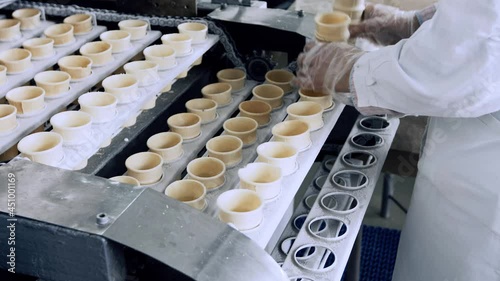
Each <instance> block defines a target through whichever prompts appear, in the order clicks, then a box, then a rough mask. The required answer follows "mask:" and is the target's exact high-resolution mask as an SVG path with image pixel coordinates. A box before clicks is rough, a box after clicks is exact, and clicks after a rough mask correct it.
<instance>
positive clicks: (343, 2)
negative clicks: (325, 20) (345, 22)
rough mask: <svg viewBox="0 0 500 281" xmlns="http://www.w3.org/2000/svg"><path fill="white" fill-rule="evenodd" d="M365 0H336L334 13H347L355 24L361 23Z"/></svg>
mask: <svg viewBox="0 0 500 281" xmlns="http://www.w3.org/2000/svg"><path fill="white" fill-rule="evenodd" d="M364 10H365V0H334V3H333V11H336V12H343V13H346V14H347V15H348V16H349V17H350V18H351V22H352V23H353V24H357V23H359V22H360V21H361V16H362V15H363V11H364Z"/></svg>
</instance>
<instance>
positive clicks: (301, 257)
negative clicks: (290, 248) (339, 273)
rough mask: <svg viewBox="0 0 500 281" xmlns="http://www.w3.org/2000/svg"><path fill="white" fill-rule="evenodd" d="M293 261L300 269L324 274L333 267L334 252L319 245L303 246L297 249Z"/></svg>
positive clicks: (334, 260)
mask: <svg viewBox="0 0 500 281" xmlns="http://www.w3.org/2000/svg"><path fill="white" fill-rule="evenodd" d="M293 257H294V260H295V262H296V263H297V265H299V266H300V267H302V268H304V269H306V270H310V271H313V272H318V273H320V272H326V271H329V270H331V269H332V268H333V267H334V266H335V262H336V257H335V254H334V252H333V251H332V250H331V249H329V248H327V247H325V246H320V245H305V246H302V247H300V248H298V249H297V251H295V254H294V256H293Z"/></svg>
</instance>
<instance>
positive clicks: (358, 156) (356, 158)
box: [342, 151, 377, 169]
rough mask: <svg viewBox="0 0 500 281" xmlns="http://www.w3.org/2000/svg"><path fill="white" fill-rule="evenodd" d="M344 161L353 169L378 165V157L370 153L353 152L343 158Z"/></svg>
mask: <svg viewBox="0 0 500 281" xmlns="http://www.w3.org/2000/svg"><path fill="white" fill-rule="evenodd" d="M342 161H343V162H344V164H346V165H347V166H351V167H353V168H359V169H363V168H368V167H371V166H373V165H375V163H377V157H376V156H375V155H373V154H372V153H370V152H368V151H352V152H349V153H346V154H344V155H343V156H342Z"/></svg>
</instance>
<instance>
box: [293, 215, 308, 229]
mask: <svg viewBox="0 0 500 281" xmlns="http://www.w3.org/2000/svg"><path fill="white" fill-rule="evenodd" d="M306 219H307V214H302V215H298V216H296V217H295V219H293V227H294V228H295V229H296V230H297V231H300V229H301V228H302V226H303V225H304V222H305V221H306Z"/></svg>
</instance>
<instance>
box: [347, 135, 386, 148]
mask: <svg viewBox="0 0 500 281" xmlns="http://www.w3.org/2000/svg"><path fill="white" fill-rule="evenodd" d="M351 143H352V144H353V145H354V146H356V147H359V148H363V149H370V148H377V147H381V146H383V145H384V139H383V138H382V137H381V136H379V135H377V134H373V133H360V134H357V135H354V136H353V137H352V138H351Z"/></svg>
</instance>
